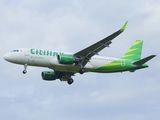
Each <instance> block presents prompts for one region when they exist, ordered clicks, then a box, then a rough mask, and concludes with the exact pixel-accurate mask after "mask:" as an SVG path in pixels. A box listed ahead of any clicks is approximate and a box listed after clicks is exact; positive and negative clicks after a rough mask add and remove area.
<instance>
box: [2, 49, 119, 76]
mask: <svg viewBox="0 0 160 120" xmlns="http://www.w3.org/2000/svg"><path fill="white" fill-rule="evenodd" d="M58 54H70V55H72V53H63V52H57V51H56V52H55V51H50V50H39V49H31V48H22V49H17V50H13V51H11V52H9V53H7V54H6V55H5V56H4V59H6V60H7V61H9V62H12V63H15V64H21V65H25V64H27V65H29V66H38V67H48V68H50V69H53V70H56V71H63V72H67V71H70V72H73V73H76V72H78V71H79V69H80V66H78V65H75V66H74V65H73V64H67V65H66V64H59V62H58V59H57V55H58ZM115 60H117V58H111V57H103V56H97V55H95V56H93V57H92V58H91V59H90V61H89V62H88V63H87V64H86V66H85V69H86V71H92V70H94V69H97V68H99V67H101V66H103V65H105V64H107V63H110V62H113V61H115Z"/></svg>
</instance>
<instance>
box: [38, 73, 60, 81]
mask: <svg viewBox="0 0 160 120" xmlns="http://www.w3.org/2000/svg"><path fill="white" fill-rule="evenodd" d="M41 76H42V79H43V80H47V81H52V80H56V79H58V78H59V77H58V76H57V75H56V73H55V72H53V71H43V72H42V74H41Z"/></svg>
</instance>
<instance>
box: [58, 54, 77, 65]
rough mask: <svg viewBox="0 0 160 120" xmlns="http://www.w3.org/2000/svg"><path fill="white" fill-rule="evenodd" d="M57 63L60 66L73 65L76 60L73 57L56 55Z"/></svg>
mask: <svg viewBox="0 0 160 120" xmlns="http://www.w3.org/2000/svg"><path fill="white" fill-rule="evenodd" d="M57 58H58V62H59V63H60V64H73V63H74V62H75V61H76V60H75V57H74V56H73V55H65V54H63V55H58V56H57Z"/></svg>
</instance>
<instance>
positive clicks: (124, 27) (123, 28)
mask: <svg viewBox="0 0 160 120" xmlns="http://www.w3.org/2000/svg"><path fill="white" fill-rule="evenodd" d="M127 24H128V21H126V22H125V24H124V25H123V27H122V28H121V30H122V31H124V30H125V29H126V27H127Z"/></svg>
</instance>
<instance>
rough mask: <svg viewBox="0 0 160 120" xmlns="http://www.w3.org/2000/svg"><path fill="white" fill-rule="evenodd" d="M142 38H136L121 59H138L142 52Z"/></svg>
mask: <svg viewBox="0 0 160 120" xmlns="http://www.w3.org/2000/svg"><path fill="white" fill-rule="evenodd" d="M142 45H143V41H142V40H136V41H135V42H134V44H133V45H132V46H131V48H130V49H129V50H128V51H127V52H126V54H124V55H123V56H122V59H131V60H139V59H140V58H141V52H142Z"/></svg>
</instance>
